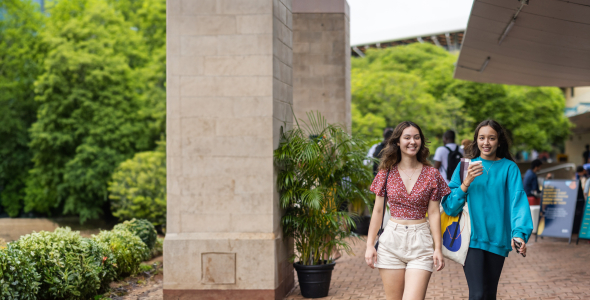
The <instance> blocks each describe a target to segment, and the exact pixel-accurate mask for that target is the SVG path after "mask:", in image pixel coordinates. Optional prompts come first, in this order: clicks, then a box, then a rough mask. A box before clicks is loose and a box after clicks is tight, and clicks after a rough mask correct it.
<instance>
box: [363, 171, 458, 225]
mask: <svg viewBox="0 0 590 300" xmlns="http://www.w3.org/2000/svg"><path fill="white" fill-rule="evenodd" d="M386 176H387V170H380V171H379V173H377V176H375V179H374V180H373V184H371V191H372V192H373V193H375V194H376V195H377V196H381V197H383V196H385V189H384V186H383V183H384V182H385V177H386ZM450 193H451V190H450V189H449V186H448V185H447V183H446V182H445V180H444V179H443V178H442V176H441V175H440V172H439V171H438V170H437V169H435V168H433V167H429V166H426V165H424V166H423V167H422V170H421V171H420V175H418V178H416V183H415V184H414V187H413V188H412V191H411V192H410V193H409V194H408V192H407V189H406V186H405V185H404V183H403V181H402V178H401V175H400V173H399V171H398V169H397V165H394V166H393V167H392V168H391V171H390V172H389V179H388V180H387V204H388V205H389V208H390V213H391V216H392V217H393V218H394V219H400V220H420V219H423V218H424V217H425V216H426V212H427V211H428V203H429V201H440V200H441V199H442V197H444V196H445V195H448V194H450Z"/></svg>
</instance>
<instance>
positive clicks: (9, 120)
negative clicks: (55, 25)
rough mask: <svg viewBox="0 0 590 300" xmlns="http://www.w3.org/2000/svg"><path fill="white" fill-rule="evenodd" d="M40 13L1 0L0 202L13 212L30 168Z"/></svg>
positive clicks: (14, 1)
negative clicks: (30, 135)
mask: <svg viewBox="0 0 590 300" xmlns="http://www.w3.org/2000/svg"><path fill="white" fill-rule="evenodd" d="M43 19H44V17H43V15H41V12H40V11H39V9H38V8H37V7H36V5H35V4H34V3H32V2H30V1H21V0H4V1H0V91H1V92H0V141H1V142H0V202H1V204H2V206H3V207H4V210H5V211H6V212H7V213H8V214H9V215H10V216H12V217H14V216H17V215H18V214H19V213H20V211H21V209H22V207H23V198H24V186H25V181H26V178H27V176H28V170H29V169H30V168H31V166H32V163H31V156H32V155H31V151H30V150H29V146H28V144H29V142H30V138H29V133H28V130H29V127H30V126H31V124H32V123H33V122H34V121H35V120H36V114H37V106H38V104H37V103H36V102H35V93H34V86H33V85H34V82H35V79H36V78H37V76H38V75H39V73H40V71H41V67H42V63H43V56H44V53H45V50H44V49H43V46H42V44H41V43H40V41H39V39H37V38H36V37H37V36H38V35H39V33H40V31H41V30H42V28H43V21H44V20H43Z"/></svg>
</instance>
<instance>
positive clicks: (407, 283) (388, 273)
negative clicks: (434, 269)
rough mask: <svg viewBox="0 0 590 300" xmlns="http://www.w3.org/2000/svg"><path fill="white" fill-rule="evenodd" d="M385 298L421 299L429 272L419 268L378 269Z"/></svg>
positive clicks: (426, 286) (428, 278)
mask: <svg viewBox="0 0 590 300" xmlns="http://www.w3.org/2000/svg"><path fill="white" fill-rule="evenodd" d="M379 274H380V275H381V280H383V288H384V290H385V297H386V299H387V300H423V299H424V297H426V289H427V288H428V282H429V281H430V275H432V273H431V272H428V271H425V270H420V269H407V270H405V269H396V270H392V269H379Z"/></svg>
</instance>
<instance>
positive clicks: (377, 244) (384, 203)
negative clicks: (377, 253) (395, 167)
mask: <svg viewBox="0 0 590 300" xmlns="http://www.w3.org/2000/svg"><path fill="white" fill-rule="evenodd" d="M389 171H391V168H389V170H388V171H387V176H385V183H384V184H383V188H384V189H385V196H384V197H383V216H382V217H381V228H380V229H379V232H377V241H376V242H375V250H377V249H378V248H379V237H380V236H381V234H382V233H383V219H385V209H387V180H388V179H389Z"/></svg>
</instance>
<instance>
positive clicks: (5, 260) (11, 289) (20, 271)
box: [0, 244, 41, 300]
mask: <svg viewBox="0 0 590 300" xmlns="http://www.w3.org/2000/svg"><path fill="white" fill-rule="evenodd" d="M40 279H41V275H39V273H38V272H37V270H36V269H35V263H34V262H33V261H31V259H30V258H29V256H28V255H26V254H25V253H24V252H23V251H22V250H20V249H17V248H15V247H14V246H13V245H12V244H9V245H8V247H6V248H4V249H1V250H0V289H1V290H0V297H1V299H6V300H12V299H15V300H16V299H22V300H28V299H31V300H32V299H37V296H36V295H37V292H38V291H39V286H40V285H41V283H39V280H40Z"/></svg>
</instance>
